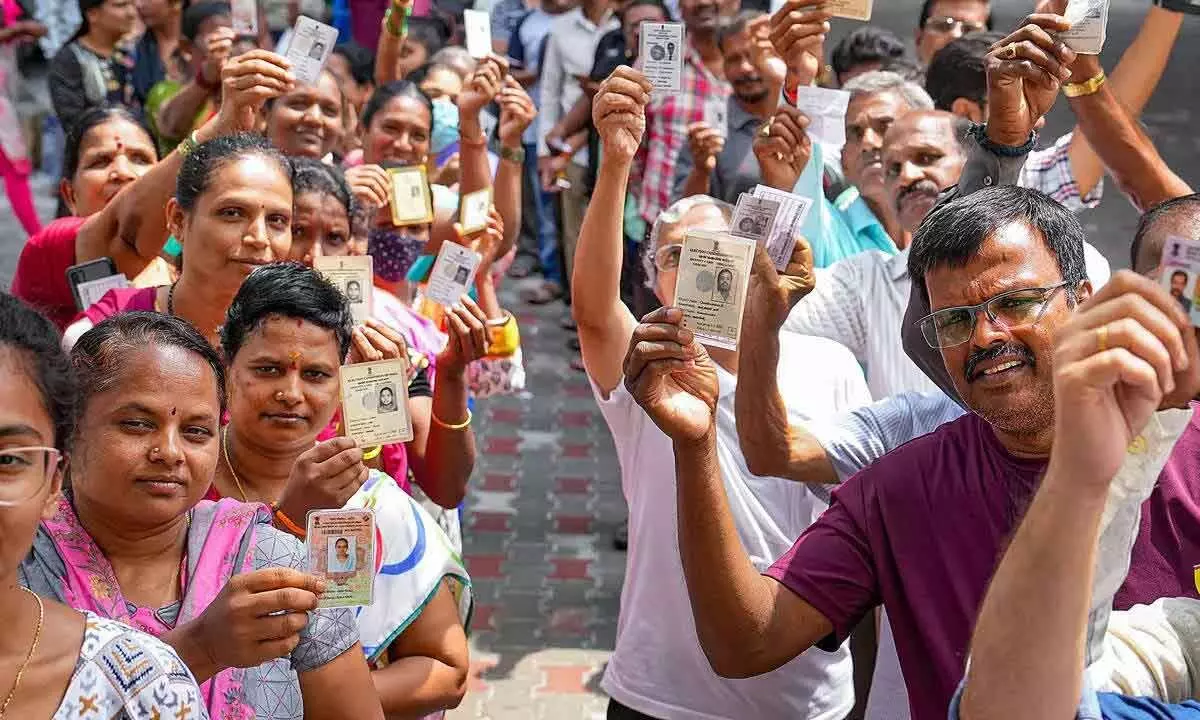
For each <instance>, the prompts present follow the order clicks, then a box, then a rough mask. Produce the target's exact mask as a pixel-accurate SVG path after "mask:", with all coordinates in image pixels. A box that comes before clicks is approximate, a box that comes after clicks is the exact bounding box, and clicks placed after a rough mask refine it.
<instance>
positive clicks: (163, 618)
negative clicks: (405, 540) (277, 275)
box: [22, 312, 382, 720]
mask: <svg viewBox="0 0 1200 720" xmlns="http://www.w3.org/2000/svg"><path fill="white" fill-rule="evenodd" d="M72 360H73V362H74V365H75V368H76V370H77V372H78V373H79V380H80V392H79V410H78V413H79V427H78V430H77V434H76V439H75V447H74V454H73V455H72V460H71V466H70V468H71V469H70V475H69V480H70V491H69V492H68V494H67V495H66V496H65V497H64V498H62V499H61V500H60V501H59V502H58V503H57V505H56V507H55V508H54V512H53V515H52V516H51V517H49V518H48V519H46V520H45V521H44V522H43V523H42V526H41V527H40V528H39V530H38V534H37V537H36V538H35V539H34V549H33V552H32V553H31V554H30V555H29V557H28V558H27V559H26V561H25V562H24V563H23V564H22V575H23V577H22V580H23V582H24V583H25V584H26V585H27V586H28V587H29V588H30V589H32V590H34V591H36V592H37V593H38V594H39V595H41V596H44V597H49V598H53V599H56V600H59V601H61V602H65V603H67V604H69V605H71V606H72V607H74V608H76V609H80V610H87V611H90V612H93V613H95V614H97V615H99V616H101V617H105V618H109V619H113V620H119V621H121V622H123V623H125V624H127V625H131V626H132V627H135V628H137V629H139V630H142V631H143V632H147V633H150V634H152V635H155V636H157V637H159V638H160V639H162V640H164V641H166V642H167V643H168V644H170V645H171V646H172V647H173V648H175V650H176V651H178V652H179V654H180V656H181V657H182V658H183V660H184V662H186V663H187V665H188V667H189V668H190V669H191V671H192V672H193V674H194V675H195V676H196V678H197V679H198V680H201V681H202V683H203V684H202V685H201V691H202V696H203V698H204V702H205V705H206V706H207V707H208V710H209V712H210V713H211V714H212V715H213V716H214V717H219V718H225V717H235V718H249V717H258V718H272V719H275V718H299V717H301V714H303V717H305V718H309V719H311V718H328V719H330V720H332V719H333V718H345V717H356V718H357V717H364V718H372V717H382V712H381V710H380V708H379V704H378V700H376V699H375V698H373V697H371V693H370V689H371V686H370V677H369V675H368V673H367V668H366V666H365V664H364V663H363V661H362V655H361V650H360V646H359V644H358V636H357V634H356V633H355V632H354V630H353V624H352V622H353V615H352V614H351V613H350V612H349V611H346V610H315V608H316V606H317V602H318V599H319V597H320V594H321V593H322V592H323V590H324V583H323V581H322V580H321V579H319V578H316V577H313V576H311V575H307V574H305V573H303V572H301V571H300V569H301V568H303V567H304V566H305V563H306V555H305V553H304V548H303V546H302V545H301V544H300V543H298V542H296V541H295V539H294V538H292V537H291V536H289V535H287V534H285V533H283V532H281V531H279V530H276V529H275V528H274V527H272V526H271V524H270V522H271V515H270V513H268V512H267V511H266V510H265V509H264V508H262V507H261V506H256V505H244V504H241V503H238V502H234V501H224V502H219V503H213V502H201V498H202V497H203V496H204V493H205V492H206V491H207V490H208V486H209V484H210V483H211V479H212V476H213V471H214V469H215V467H216V465H217V462H218V460H219V454H220V443H219V441H218V437H219V430H218V428H219V426H220V418H221V414H222V411H223V405H224V398H225V373H224V368H223V367H222V365H221V362H220V358H219V357H218V356H217V354H216V351H215V350H213V349H212V347H211V346H210V345H209V344H208V342H207V341H206V340H205V339H204V338H203V337H202V336H201V335H200V334H199V333H198V332H196V330H195V329H194V328H193V327H192V326H191V325H189V324H188V323H187V322H185V321H183V320H181V319H179V318H176V317H171V316H167V315H161V314H158V313H142V312H135V313H126V314H123V315H119V316H117V317H114V318H111V319H109V320H108V321H106V322H103V323H101V324H100V325H98V326H96V327H95V328H93V329H92V330H90V331H88V332H87V333H86V334H84V336H83V337H81V338H80V339H79V342H78V343H77V344H76V346H75V348H74V351H73V353H72ZM301 708H302V710H301Z"/></svg>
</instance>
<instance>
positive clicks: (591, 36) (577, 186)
mask: <svg viewBox="0 0 1200 720" xmlns="http://www.w3.org/2000/svg"><path fill="white" fill-rule="evenodd" d="M615 27H617V19H616V18H615V17H613V13H612V10H611V9H610V3H609V2H608V0H584V1H583V3H582V4H581V5H580V6H579V7H577V8H575V9H574V10H571V11H570V12H567V13H564V14H562V15H559V16H558V17H556V18H555V19H554V22H553V23H551V25H550V30H549V33H548V35H547V42H546V49H545V51H544V53H543V56H542V65H541V73H542V79H541V89H540V90H541V103H540V104H539V106H538V107H539V108H540V109H539V112H538V152H537V155H538V171H539V173H540V176H541V182H542V187H543V189H546V190H552V189H554V188H555V187H556V181H557V180H559V179H560V175H561V176H563V178H564V179H565V180H566V182H567V183H568V184H569V185H570V187H569V188H567V189H566V190H565V191H563V192H562V194H561V202H560V206H559V207H560V210H561V213H560V215H559V232H560V235H559V249H560V252H561V253H562V261H563V268H564V272H565V276H564V277H565V278H566V279H568V281H569V278H570V277H571V276H572V271H573V269H574V267H575V246H576V245H577V244H578V241H579V227H580V225H582V224H583V212H584V210H585V209H587V200H588V198H587V191H586V188H585V186H584V180H585V175H586V171H587V164H588V152H587V148H585V147H583V140H582V139H580V142H579V145H578V146H573V147H569V148H564V147H561V146H558V147H550V146H549V145H548V144H547V142H546V139H547V137H548V136H549V135H550V131H551V130H552V129H553V128H554V126H555V124H556V123H558V121H559V118H561V117H562V116H563V115H565V114H566V113H567V112H568V111H569V110H570V109H571V107H572V106H574V105H575V101H576V100H578V99H579V97H580V96H581V95H582V94H583V89H582V87H581V86H580V84H579V78H581V77H586V76H587V74H588V72H589V71H590V70H591V69H592V60H593V59H594V58H595V54H596V43H598V42H599V41H600V37H601V36H602V35H604V33H606V32H608V31H609V30H611V29H613V28H615Z"/></svg>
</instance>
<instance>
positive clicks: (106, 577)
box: [43, 498, 271, 720]
mask: <svg viewBox="0 0 1200 720" xmlns="http://www.w3.org/2000/svg"><path fill="white" fill-rule="evenodd" d="M270 522H271V516H270V513H268V512H267V510H266V508H265V507H264V506H262V505H258V504H254V505H247V504H245V503H240V502H237V501H234V500H229V499H225V500H221V501H220V502H211V501H207V500H202V501H201V502H200V503H199V504H198V505H196V507H195V508H194V509H193V510H192V512H191V520H190V524H189V527H188V538H187V555H186V556H185V560H186V561H187V563H186V568H185V569H184V572H183V585H184V590H183V600H182V603H181V605H180V609H179V617H178V619H177V621H176V624H178V623H184V622H188V621H191V620H194V619H195V618H197V617H198V616H199V615H200V614H201V613H202V612H204V609H205V608H207V607H208V606H209V605H210V604H212V601H213V600H215V599H216V597H217V595H218V594H219V593H220V592H221V588H223V587H224V586H225V585H226V583H228V582H229V579H230V578H231V577H232V576H234V575H236V574H241V573H246V572H250V571H251V570H253V569H254V567H253V566H254V546H255V540H256V537H257V529H258V525H260V524H266V523H270ZM43 527H45V529H46V531H47V532H48V534H49V535H50V538H51V540H52V541H53V542H54V545H55V547H56V548H57V550H58V552H59V554H60V555H61V556H62V559H63V561H64V563H65V565H66V576H65V577H63V578H62V581H63V597H64V598H65V601H66V603H67V604H68V605H70V606H71V607H72V608H75V609H76V610H87V611H90V612H93V613H95V614H96V615H99V616H100V617H103V618H108V619H110V620H117V621H119V622H123V623H125V624H126V625H129V626H131V627H133V628H136V629H138V630H141V631H142V632H145V633H148V634H150V635H153V636H154V637H159V636H161V635H162V634H163V633H165V632H167V631H169V630H171V629H172V628H171V627H170V626H168V625H167V624H166V623H164V622H163V621H162V620H161V619H160V618H159V617H158V615H157V614H155V611H154V610H153V609H150V608H136V609H134V610H133V611H132V612H130V605H129V603H128V602H126V600H125V596H124V595H123V594H122V592H121V588H120V585H119V583H118V582H117V577H116V573H115V572H114V571H113V569H112V565H110V564H109V562H108V559H107V558H105V557H104V553H103V552H101V551H100V548H99V547H97V545H96V543H95V541H94V540H93V539H92V537H91V535H89V534H88V532H87V530H85V529H84V528H83V526H82V525H81V524H80V522H79V518H78V516H76V514H75V509H74V508H73V507H71V503H70V502H69V501H68V500H67V499H66V498H60V499H59V502H58V509H57V511H56V512H55V514H54V517H52V518H51V519H49V520H46V521H43ZM243 547H245V548H247V552H246V553H245V555H244V556H243V557H241V558H240V560H239V558H238V555H239V552H240V551H241V549H242V548H243ZM245 672H246V671H245V670H243V669H241V668H230V669H227V670H222V671H221V672H219V673H217V674H216V675H215V676H213V677H212V678H211V679H209V680H208V681H206V682H204V683H202V684H201V685H200V693H201V695H202V697H203V698H204V703H205V705H206V706H207V707H208V711H209V714H210V715H211V717H213V718H214V720H216V719H218V718H219V719H220V720H253V718H254V715H255V713H254V707H253V706H252V705H251V704H250V702H249V701H248V699H247V698H246V693H245V689H244V686H243V680H244V677H245Z"/></svg>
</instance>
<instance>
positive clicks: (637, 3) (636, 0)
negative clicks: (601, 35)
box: [621, 0, 671, 18]
mask: <svg viewBox="0 0 1200 720" xmlns="http://www.w3.org/2000/svg"><path fill="white" fill-rule="evenodd" d="M635 7H655V8H658V9H659V10H662V12H663V16H664V17H667V18H670V17H671V11H670V10H669V9H668V8H667V5H666V3H664V2H663V1H662V0H629V2H627V3H625V7H623V8H621V15H622V16H623V15H624V14H625V13H627V12H629V11H630V10H632V9H633V8H635Z"/></svg>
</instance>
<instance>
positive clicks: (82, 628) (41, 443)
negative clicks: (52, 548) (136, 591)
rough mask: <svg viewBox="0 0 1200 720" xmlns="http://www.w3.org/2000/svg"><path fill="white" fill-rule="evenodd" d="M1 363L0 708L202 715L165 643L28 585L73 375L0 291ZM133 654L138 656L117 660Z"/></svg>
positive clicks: (71, 714)
mask: <svg viewBox="0 0 1200 720" xmlns="http://www.w3.org/2000/svg"><path fill="white" fill-rule="evenodd" d="M0 368H2V369H3V371H2V377H3V378H4V379H3V381H2V382H0V480H2V482H0V614H2V615H3V617H4V619H5V621H6V623H7V624H8V632H6V633H5V634H4V638H3V639H2V640H0V667H3V668H5V671H4V673H5V676H4V678H3V679H0V686H2V687H5V688H11V689H10V690H8V694H7V695H6V696H3V700H2V701H0V702H2V704H0V712H3V713H4V715H5V716H6V717H12V718H29V720H42V719H43V718H53V719H54V720H68V718H76V717H79V710H78V709H79V708H80V707H81V706H83V704H84V703H88V704H90V705H91V707H92V708H93V709H94V711H95V713H96V717H105V718H129V717H148V716H151V715H155V716H157V715H161V716H163V717H167V716H171V717H174V716H175V715H176V713H188V716H189V717H192V718H207V717H208V713H207V712H206V709H205V706H204V702H203V701H202V699H201V695H200V688H198V687H197V686H196V681H195V679H194V678H193V677H192V675H191V673H190V672H188V669H187V667H186V666H185V665H184V664H183V662H182V661H181V660H180V659H179V656H178V655H176V654H175V651H173V650H172V649H171V648H170V647H168V646H167V645H165V644H164V643H162V642H161V641H159V640H156V639H154V638H152V637H150V636H149V635H146V634H143V633H140V632H137V631H134V630H131V629H130V628H129V627H126V626H124V625H121V624H119V623H116V622H113V621H111V620H109V619H107V618H104V617H102V616H100V615H97V614H95V613H92V612H87V611H84V612H80V611H78V610H72V609H71V608H69V607H67V606H66V605H64V604H62V603H60V602H55V601H54V600H52V599H43V598H42V597H40V596H38V595H36V594H34V593H32V592H30V591H29V590H28V589H27V588H28V583H27V581H26V579H25V578H24V577H23V573H22V572H21V570H22V567H21V563H22V561H23V560H24V559H25V558H26V557H27V556H28V555H29V553H30V548H31V546H32V545H33V542H34V535H35V533H36V532H37V530H38V523H39V521H40V520H42V518H44V517H50V516H52V515H53V513H54V511H55V509H56V508H57V505H58V497H59V491H60V490H61V489H62V482H63V475H62V471H63V468H64V467H65V465H66V463H65V459H66V449H67V445H68V443H69V440H70V436H71V433H72V431H73V428H74V420H75V414H74V411H75V407H74V404H75V396H76V392H77V384H76V382H75V373H74V372H73V371H72V369H71V365H70V362H69V361H68V359H67V356H66V355H65V354H64V353H63V352H62V350H61V349H60V348H59V339H58V332H57V331H56V330H55V329H54V326H53V325H52V324H51V323H50V322H49V321H48V320H46V319H45V318H44V317H42V316H41V315H39V314H38V313H37V312H35V311H34V310H33V309H32V308H30V307H29V306H27V305H25V304H24V303H22V302H21V301H20V300H18V299H16V298H14V297H13V296H11V295H7V294H3V293H0ZM130 654H134V655H137V656H138V657H139V658H141V662H140V663H139V664H138V665H136V666H130V665H129V664H128V663H126V662H123V658H125V657H128V656H129V655H130ZM9 668H12V671H11V672H12V678H11V679H9V676H8V675H9V670H8V669H9ZM135 668H136V669H135ZM135 672H136V673H137V677H136V679H135ZM111 673H115V675H116V677H115V678H113V679H114V680H115V682H113V681H110V680H109V679H108V678H110V677H111ZM143 673H144V674H143Z"/></svg>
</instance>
